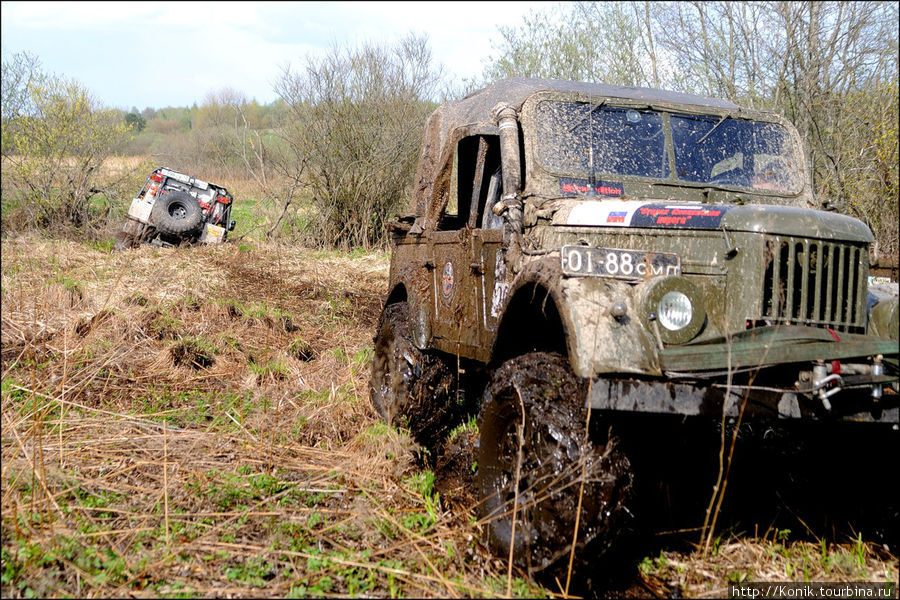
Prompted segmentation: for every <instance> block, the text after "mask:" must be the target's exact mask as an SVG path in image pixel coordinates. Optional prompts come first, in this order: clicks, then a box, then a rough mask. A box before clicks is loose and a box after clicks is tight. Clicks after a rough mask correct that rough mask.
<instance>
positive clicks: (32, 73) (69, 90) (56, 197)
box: [2, 54, 128, 227]
mask: <svg viewBox="0 0 900 600" xmlns="http://www.w3.org/2000/svg"><path fill="white" fill-rule="evenodd" d="M2 85H3V90H4V91H3V120H2V126H3V133H2V137H3V160H4V162H5V165H4V188H6V189H8V188H13V189H16V190H18V191H19V193H20V194H21V195H22V198H21V199H22V200H23V203H24V206H25V207H26V208H27V209H28V211H29V213H30V219H29V220H30V221H31V222H32V224H35V225H41V226H56V225H65V224H68V225H74V226H76V227H81V226H83V225H86V224H88V223H89V221H90V220H91V214H90V199H91V198H92V197H93V196H94V195H95V194H96V193H97V189H96V188H95V186H94V184H95V181H96V177H97V173H98V170H99V168H100V166H101V165H102V164H103V161H104V160H105V159H106V158H107V157H108V156H109V155H110V153H111V148H112V147H113V146H115V145H116V144H117V143H119V142H121V141H122V139H123V138H124V137H125V136H127V132H128V129H127V127H126V125H125V123H124V121H123V119H122V116H121V113H120V112H118V111H114V110H109V109H106V108H103V107H102V106H101V105H100V104H99V103H98V102H97V101H96V100H95V99H94V98H93V97H92V96H91V94H90V93H89V92H88V90H87V89H86V88H85V87H84V86H82V85H81V84H80V83H78V82H77V81H72V80H67V79H64V78H61V77H57V76H55V75H50V74H46V73H44V72H42V71H41V70H40V66H39V63H38V62H37V60H36V59H34V58H33V57H31V56H30V55H27V54H16V55H14V56H13V57H12V58H11V59H10V60H9V61H8V62H6V61H4V63H3V82H2ZM7 179H8V180H9V181H7Z"/></svg>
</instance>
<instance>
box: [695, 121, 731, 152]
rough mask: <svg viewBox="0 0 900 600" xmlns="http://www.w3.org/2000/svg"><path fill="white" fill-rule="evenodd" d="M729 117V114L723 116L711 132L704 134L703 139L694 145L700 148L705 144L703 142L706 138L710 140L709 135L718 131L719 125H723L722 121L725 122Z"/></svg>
mask: <svg viewBox="0 0 900 600" xmlns="http://www.w3.org/2000/svg"><path fill="white" fill-rule="evenodd" d="M729 116H730V115H728V114H724V115H722V118H721V119H719V120H718V122H717V123H716V124H715V125H713V126H712V127H711V128H710V129H709V131H707V132H706V133H704V134H703V137H702V138H700V139H699V140H697V141H696V142H695V143H694V145H695V146H699V145H700V144H702V143H703V140H705V139H706V138H708V137H709V134H711V133H712V132H713V131H715V130H716V127H718V126H719V125H721V124H722V121H724V120H725V119H727V118H728V117H729Z"/></svg>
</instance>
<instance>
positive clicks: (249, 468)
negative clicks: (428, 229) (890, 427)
mask: <svg viewBox="0 0 900 600" xmlns="http://www.w3.org/2000/svg"><path fill="white" fill-rule="evenodd" d="M2 251H3V263H2V440H0V441H2V459H3V460H2V482H0V486H2V489H0V493H2V595H3V596H4V597H22V596H30V595H37V596H66V595H69V596H76V597H97V596H101V597H119V596H154V597H155V596H179V597H180V596H214V597H234V596H254V597H262V596H291V597H302V596H306V595H310V596H322V595H329V596H378V597H386V596H391V597H398V596H424V597H431V596H442V597H459V596H476V597H484V596H500V595H504V594H506V593H507V578H506V565H505V564H503V563H502V562H499V561H496V560H494V559H492V558H490V557H489V556H488V555H487V553H486V551H485V550H484V549H483V548H482V547H481V546H480V545H479V543H478V539H479V530H478V527H477V525H476V524H475V523H474V518H473V517H472V511H471V507H470V506H468V505H466V504H463V503H455V504H453V505H451V504H450V503H448V502H447V499H446V498H441V497H440V495H438V494H436V493H435V490H434V488H433V484H432V482H433V474H432V473H430V472H429V471H425V470H423V468H422V466H421V465H418V464H416V462H415V460H414V447H413V444H412V442H411V441H410V439H409V437H408V435H407V434H405V433H403V432H398V431H397V430H395V429H392V428H390V427H387V426H385V425H383V424H382V423H381V422H379V421H378V420H377V418H376V415H375V414H374V411H373V410H372V409H371V407H370V405H369V402H368V389H367V385H368V368H369V367H368V361H369V359H370V357H371V346H372V333H373V331H374V327H375V322H376V319H377V316H378V312H379V310H380V308H381V298H382V295H383V294H384V293H385V292H386V289H385V288H386V283H387V269H388V260H387V257H386V256H385V255H371V254H370V255H362V256H356V255H346V254H336V253H316V252H312V251H308V250H302V249H296V248H289V247H283V246H277V245H256V246H255V247H249V246H237V245H235V244H226V245H223V246H221V247H208V248H194V249H180V250H161V249H155V248H152V247H149V246H147V247H142V248H139V249H135V250H130V251H127V252H122V253H115V254H109V253H105V252H102V251H98V250H94V249H90V248H88V247H86V246H84V245H80V244H77V243H74V242H70V241H58V240H47V239H43V238H40V237H37V236H19V237H7V238H5V239H4V240H3V242H2ZM797 547H802V546H797ZM779 548H787V546H785V545H784V544H783V542H782V541H781V540H774V541H767V542H763V541H762V540H757V541H750V540H744V541H735V542H734V543H728V544H725V545H722V546H720V547H719V548H718V551H717V553H716V554H715V555H713V556H711V557H707V558H703V557H700V556H699V555H694V556H690V555H683V554H676V553H666V554H665V555H663V556H661V558H659V559H655V558H654V559H646V560H645V561H644V565H642V568H641V570H640V573H641V574H642V575H641V578H640V579H641V581H642V582H643V584H642V585H643V586H644V587H643V588H641V590H642V591H643V592H645V593H653V594H656V593H657V592H659V593H664V592H665V590H666V589H669V590H671V589H678V590H682V593H684V594H685V595H690V596H701V595H705V594H710V593H716V591H719V590H721V589H723V588H722V586H723V585H724V584H726V583H727V582H728V581H729V578H732V577H733V572H734V571H742V572H752V573H753V574H754V575H753V576H754V577H757V578H762V577H766V578H768V577H772V578H774V579H776V580H784V579H793V578H795V577H797V576H800V577H802V575H797V573H798V571H795V572H794V573H791V572H790V571H789V569H788V567H787V566H786V563H785V561H784V560H782V559H781V558H779V554H778V552H779V550H778V549H779ZM861 548H862V551H861V552H862V554H861V556H863V559H864V560H863V567H861V568H862V569H863V571H859V570H857V571H852V572H850V571H847V572H845V571H843V570H840V569H837V568H832V569H831V570H830V571H829V570H828V568H829V567H828V561H825V560H824V559H823V560H820V561H819V563H818V564H820V566H821V569H822V572H821V576H822V578H823V580H827V578H834V577H848V576H850V575H847V573H852V575H853V576H854V577H857V578H859V575H860V573H864V575H865V578H871V577H881V576H886V577H890V578H893V580H896V577H897V568H896V559H895V558H893V557H889V556H885V555H882V554H875V551H874V550H873V549H872V548H870V547H868V546H867V545H865V544H862V545H861ZM853 551H854V550H853V548H852V546H850V545H848V546H846V547H837V546H836V547H834V548H832V549H830V550H828V551H827V552H826V556H831V555H832V552H834V553H835V554H834V556H843V555H842V554H840V553H841V552H853ZM791 552H794V550H793V549H791ZM766 553H770V554H772V556H768V555H766ZM857 554H859V552H857ZM841 560H843V559H841ZM835 561H837V562H839V561H838V559H837V558H836V559H835ZM795 562H796V561H795ZM837 562H835V564H837ZM841 564H843V563H841ZM682 566H683V567H684V569H682ZM851 566H852V565H851ZM819 575H820V573H816V576H817V577H818V576H819ZM511 591H512V592H513V593H514V594H517V595H525V596H533V595H549V592H548V591H547V590H544V589H542V588H540V587H537V586H534V585H532V584H529V583H527V582H525V581H524V580H522V579H516V580H515V585H513V586H512V589H511Z"/></svg>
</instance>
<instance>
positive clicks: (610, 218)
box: [606, 210, 628, 223]
mask: <svg viewBox="0 0 900 600" xmlns="http://www.w3.org/2000/svg"><path fill="white" fill-rule="evenodd" d="M626 216H628V213H627V212H626V211H624V210H611V211H609V215H607V217H606V222H607V223H624V222H625V217H626Z"/></svg>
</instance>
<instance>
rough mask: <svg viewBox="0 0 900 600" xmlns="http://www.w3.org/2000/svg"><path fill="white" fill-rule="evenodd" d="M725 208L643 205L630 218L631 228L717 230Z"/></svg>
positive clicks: (726, 208)
mask: <svg viewBox="0 0 900 600" xmlns="http://www.w3.org/2000/svg"><path fill="white" fill-rule="evenodd" d="M728 209H729V207H727V206H702V205H687V206H678V205H666V204H645V205H644V206H642V207H640V208H639V209H638V210H637V211H636V212H635V213H634V215H633V216H632V218H631V226H632V227H684V228H688V229H718V227H719V223H720V222H721V221H722V215H724V214H725V213H726V212H727V211H728Z"/></svg>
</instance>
